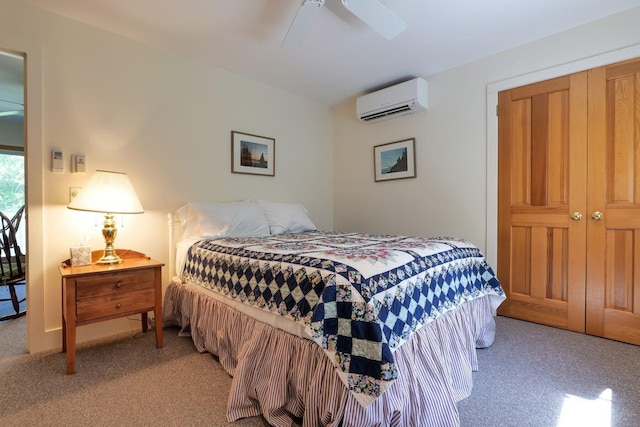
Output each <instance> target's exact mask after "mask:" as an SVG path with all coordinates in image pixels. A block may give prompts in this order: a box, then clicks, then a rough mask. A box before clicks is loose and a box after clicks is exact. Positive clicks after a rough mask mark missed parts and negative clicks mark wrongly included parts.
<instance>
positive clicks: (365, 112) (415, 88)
mask: <svg viewBox="0 0 640 427" xmlns="http://www.w3.org/2000/svg"><path fill="white" fill-rule="evenodd" d="M428 106H429V103H428V84H427V82H426V80H424V79H421V78H415V79H412V80H408V81H406V82H404V83H399V84H397V85H393V86H389V87H386V88H384V89H381V90H378V91H376V92H372V93H369V94H367V95H363V96H360V97H358V99H356V111H357V114H358V119H360V121H362V122H365V123H370V122H378V121H382V120H387V119H391V118H394V117H400V116H406V115H407V114H413V113H417V112H418V111H425V110H426V109H427V108H428Z"/></svg>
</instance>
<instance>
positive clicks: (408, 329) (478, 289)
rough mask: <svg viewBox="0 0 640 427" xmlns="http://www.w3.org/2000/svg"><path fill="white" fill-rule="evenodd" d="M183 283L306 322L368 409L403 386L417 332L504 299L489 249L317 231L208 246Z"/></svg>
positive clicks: (196, 248)
mask: <svg viewBox="0 0 640 427" xmlns="http://www.w3.org/2000/svg"><path fill="white" fill-rule="evenodd" d="M182 280H183V281H185V282H187V281H188V282H192V283H196V284H198V285H200V286H203V287H206V288H209V289H212V290H215V291H217V292H219V293H222V294H224V295H226V296H227V297H230V298H233V299H236V300H239V301H242V302H243V303H246V304H250V305H252V306H255V307H259V308H261V309H263V310H267V311H270V312H272V313H276V314H279V315H280V316H283V317H286V318H289V319H291V320H293V321H295V322H301V323H302V324H304V326H305V328H306V329H305V331H306V333H307V334H308V335H309V336H310V337H311V338H312V339H313V340H314V341H315V342H316V343H317V344H318V345H320V346H321V348H322V349H323V350H324V351H325V353H326V354H327V355H328V356H329V357H330V358H331V360H332V361H333V363H334V364H335V365H336V367H337V368H338V373H339V375H340V377H341V379H342V381H343V382H344V383H345V385H346V386H347V387H348V389H349V390H350V391H352V392H353V393H354V396H355V397H356V398H357V399H358V401H359V402H360V403H361V404H362V405H363V406H366V405H367V404H368V403H370V402H372V401H373V399H375V398H376V397H377V396H379V395H380V394H382V393H383V392H384V391H385V390H386V388H387V387H388V386H389V385H390V384H391V382H392V381H393V380H394V379H395V378H397V376H398V375H399V373H398V372H397V369H396V365H395V363H394V357H393V353H394V351H395V350H396V349H397V348H398V347H399V346H401V345H402V344H403V343H404V342H406V341H407V340H408V339H409V337H410V336H411V334H412V333H413V332H415V331H417V330H418V329H419V328H420V327H422V326H424V325H425V324H427V323H428V322H430V321H431V320H433V319H435V318H436V317H438V316H440V315H441V314H443V313H445V312H447V311H449V310H452V309H454V308H455V307H457V306H459V305H460V304H463V303H464V302H465V301H469V300H472V299H475V298H479V297H481V296H485V295H489V296H491V297H492V298H493V299H494V306H495V307H497V305H499V304H500V302H501V301H502V300H504V292H503V290H502V288H501V286H500V283H499V282H498V280H497V279H496V277H495V275H494V273H493V271H492V269H491V267H490V266H489V265H488V264H487V262H486V260H485V258H484V257H483V255H482V254H481V252H480V250H479V249H478V248H477V247H475V246H474V245H473V244H471V243H469V242H467V241H465V240H462V239H454V238H426V237H407V236H393V235H370V234H358V233H339V232H327V231H313V232H306V233H300V234H281V235H276V236H270V237H261V238H224V239H212V240H202V241H200V242H198V243H196V244H195V245H193V246H192V247H191V248H190V249H189V252H188V254H187V259H186V263H185V267H184V270H183V274H182ZM400 375H401V373H400Z"/></svg>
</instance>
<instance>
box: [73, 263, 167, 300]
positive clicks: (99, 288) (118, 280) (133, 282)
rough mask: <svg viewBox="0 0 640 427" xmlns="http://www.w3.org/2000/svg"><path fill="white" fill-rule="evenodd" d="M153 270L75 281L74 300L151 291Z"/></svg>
mask: <svg viewBox="0 0 640 427" xmlns="http://www.w3.org/2000/svg"><path fill="white" fill-rule="evenodd" d="M154 286H155V270H142V271H139V272H123V273H116V274H110V275H108V276H98V277H82V278H79V279H77V280H76V298H77V299H78V300H81V299H84V298H93V297H97V296H102V295H113V294H120V293H122V292H131V291H137V290H142V289H153V288H154Z"/></svg>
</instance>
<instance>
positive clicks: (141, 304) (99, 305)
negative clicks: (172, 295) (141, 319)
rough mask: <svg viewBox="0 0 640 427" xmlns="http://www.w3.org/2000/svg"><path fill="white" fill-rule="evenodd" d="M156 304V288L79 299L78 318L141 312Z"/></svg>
mask: <svg viewBox="0 0 640 427" xmlns="http://www.w3.org/2000/svg"><path fill="white" fill-rule="evenodd" d="M154 304H155V290H154V289H147V290H144V289H143V290H138V291H133V292H127V293H123V294H113V295H107V296H104V297H97V298H87V299H83V300H78V304H77V307H76V310H77V311H76V318H77V319H78V322H83V321H87V320H93V319H99V318H101V317H108V316H119V315H123V314H126V313H127V312H136V311H137V312H140V311H141V310H144V309H145V308H148V309H149V310H152V309H153V307H154Z"/></svg>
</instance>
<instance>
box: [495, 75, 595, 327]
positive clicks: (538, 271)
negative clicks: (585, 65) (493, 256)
mask: <svg viewBox="0 0 640 427" xmlns="http://www.w3.org/2000/svg"><path fill="white" fill-rule="evenodd" d="M586 88H587V73H586V72H583V73H578V74H574V75H571V76H565V77H560V78H557V79H553V80H548V81H544V82H540V83H536V84H532V85H528V86H524V87H520V88H516V89H511V90H508V91H504V92H501V93H500V94H499V129H498V182H499V189H498V266H497V275H498V279H499V280H500V282H501V283H502V285H503V287H504V288H505V292H506V293H507V297H508V298H507V300H506V301H505V302H504V303H503V304H502V305H501V306H500V308H499V310H498V313H499V314H501V315H505V316H511V317H517V318H519V319H524V320H530V321H533V322H537V323H542V324H546V325H551V326H556V327H561V328H566V329H570V330H574V331H580V332H584V329H585V263H586V248H585V242H586V224H587V220H586V218H585V217H586V188H585V183H586V180H587V176H586V167H587V147H586V143H587V123H586V116H587V89H586ZM574 213H575V214H574ZM572 215H573V216H574V217H575V219H572ZM580 215H581V216H582V217H580Z"/></svg>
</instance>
